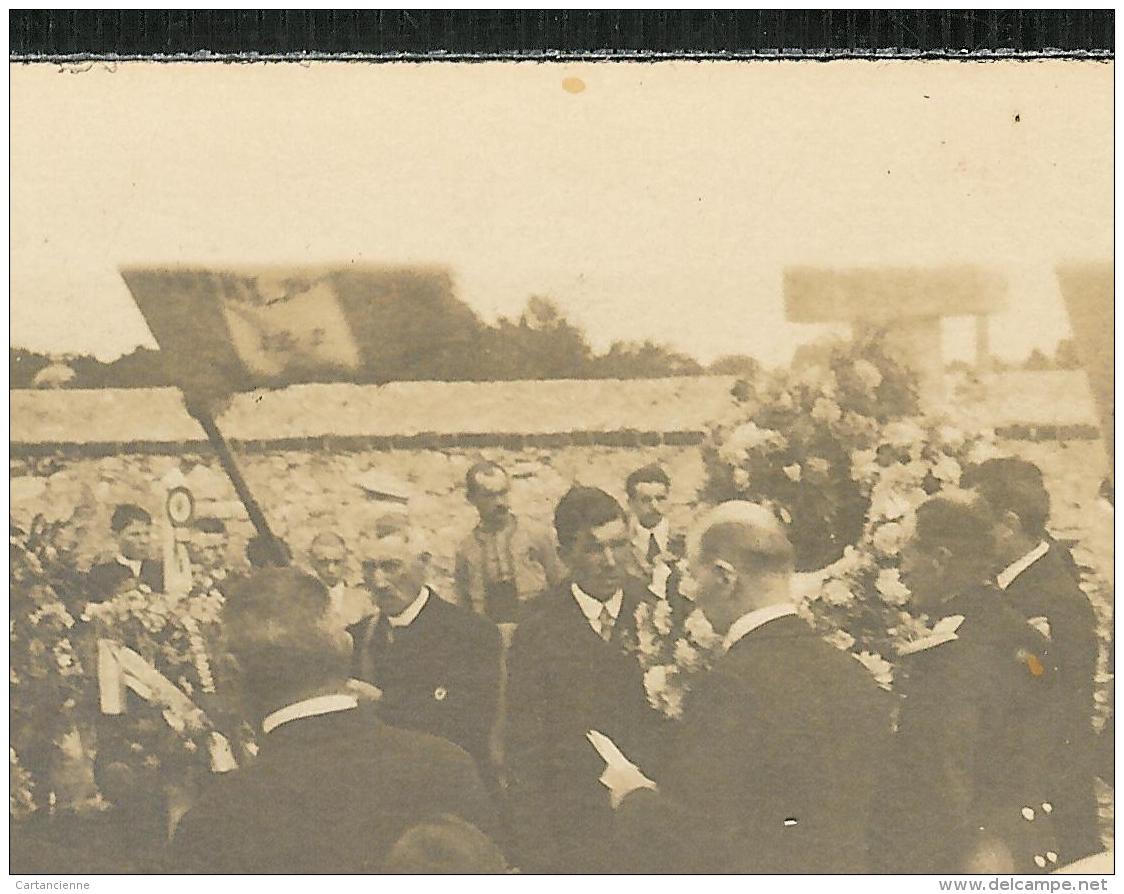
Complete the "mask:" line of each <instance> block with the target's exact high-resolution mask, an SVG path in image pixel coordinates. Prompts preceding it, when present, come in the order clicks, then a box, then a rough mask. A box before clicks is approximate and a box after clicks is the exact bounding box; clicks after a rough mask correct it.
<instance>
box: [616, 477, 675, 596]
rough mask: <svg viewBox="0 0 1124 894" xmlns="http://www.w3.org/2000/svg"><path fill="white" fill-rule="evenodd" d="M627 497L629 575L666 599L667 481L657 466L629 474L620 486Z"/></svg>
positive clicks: (669, 567) (671, 560)
mask: <svg viewBox="0 0 1124 894" xmlns="http://www.w3.org/2000/svg"><path fill="white" fill-rule="evenodd" d="M624 489H625V493H626V495H627V496H628V509H629V515H628V531H629V537H630V539H631V541H632V556H631V562H630V565H629V573H630V574H632V575H634V576H635V577H637V578H639V579H641V580H643V581H644V582H645V583H646V584H648V586H649V588H650V589H651V590H652V592H653V593H655V594H656V595H657V596H660V597H661V598H666V597H667V594H668V582H669V579H670V578H671V577H672V574H673V571H674V564H675V561H676V560H675V556H673V554H672V551H671V539H672V537H671V525H670V522H669V521H668V519H667V500H668V496H669V494H670V493H671V479H670V478H669V477H668V475H667V472H665V471H664V470H663V468H662V467H660V466H659V465H658V464H657V463H652V464H650V465H647V466H642V467H641V468H639V469H636V470H635V471H633V472H632V473H631V474H630V475H629V476H628V478H626V479H625V483H624Z"/></svg>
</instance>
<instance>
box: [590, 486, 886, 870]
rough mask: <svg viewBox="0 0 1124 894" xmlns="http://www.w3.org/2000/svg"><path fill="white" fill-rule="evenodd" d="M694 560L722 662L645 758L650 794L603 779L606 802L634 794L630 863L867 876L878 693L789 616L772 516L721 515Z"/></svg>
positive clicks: (712, 518)
mask: <svg viewBox="0 0 1124 894" xmlns="http://www.w3.org/2000/svg"><path fill="white" fill-rule="evenodd" d="M689 561H690V568H691V574H692V578H693V587H694V589H695V593H696V601H697V603H698V605H699V607H700V608H701V609H702V610H703V612H705V614H706V616H707V619H708V620H709V621H710V623H711V625H712V626H713V627H714V629H715V631H716V632H718V633H720V634H723V635H724V637H725V654H724V655H722V657H720V658H719V659H718V661H717V662H716V663H715V665H714V667H713V668H712V669H711V671H709V672H708V673H707V674H705V675H704V676H703V677H702V678H701V679H699V681H698V683H697V684H696V686H695V688H694V690H693V691H692V692H691V693H690V694H689V695H688V698H687V702H686V705H685V708H684V718H683V721H682V727H681V729H680V730H679V736H678V739H677V741H676V742H675V747H674V748H673V750H672V751H671V753H670V754H669V756H668V757H667V759H666V760H665V761H664V762H662V764H658V765H655V766H647V767H646V766H644V765H643V762H641V767H642V768H643V769H644V771H645V772H646V773H649V774H651V775H652V777H653V778H654V780H655V784H656V785H657V786H658V790H657V791H651V790H649V789H648V787H647V784H648V783H647V781H645V780H642V779H641V777H639V776H638V775H636V776H635V778H634V779H633V780H632V781H631V782H630V781H629V780H628V777H627V774H626V775H625V777H623V778H621V779H618V777H616V776H615V775H614V773H613V770H612V768H610V770H609V772H608V773H607V774H606V777H607V778H606V780H605V784H606V785H607V786H608V787H609V788H610V790H611V791H613V792H614V796H615V798H620V797H622V796H623V795H625V794H626V793H628V792H629V789H631V788H632V787H633V786H634V785H637V786H641V787H640V788H639V790H637V791H636V792H635V793H632V794H630V796H629V797H627V798H626V799H625V800H624V803H623V804H622V806H621V812H620V813H619V815H618V832H619V834H620V838H619V839H618V840H619V843H620V846H621V849H622V853H624V854H625V856H626V857H627V859H628V863H627V864H626V865H627V868H630V869H632V870H633V871H647V872H754V873H842V872H863V871H864V870H865V869H866V868H867V865H868V848H869V845H868V830H869V826H870V813H871V800H870V792H871V788H872V783H873V781H874V778H875V774H876V772H877V769H878V766H879V753H880V745H881V743H883V742H884V741H885V739H886V737H887V735H888V732H889V713H888V706H887V705H886V704H885V701H884V698H883V697H882V695H881V693H880V692H879V691H878V689H877V687H876V685H875V683H874V681H873V680H872V679H871V678H870V676H869V674H868V673H867V672H866V671H865V670H864V669H863V668H862V666H861V665H859V663H858V662H856V661H855V660H854V659H852V658H851V657H850V656H848V655H846V654H844V653H843V652H840V651H839V650H838V649H836V648H835V647H833V646H831V645H829V644H828V643H826V642H824V641H823V639H822V638H821V637H820V636H819V635H818V634H817V633H816V632H815V631H814V630H812V628H811V627H810V626H809V625H808V624H806V623H805V622H804V621H802V620H801V619H800V618H798V617H797V616H796V607H795V605H794V602H793V597H792V595H791V593H790V579H791V575H792V568H793V555H792V547H791V545H790V544H789V542H788V539H787V537H786V535H785V533H784V530H783V528H782V527H781V525H780V523H779V522H778V521H777V520H776V518H775V517H774V516H773V514H772V513H771V512H769V510H767V509H765V508H764V507H762V506H759V505H756V504H753V503H746V502H737V501H735V502H729V503H724V504H722V505H720V506H718V507H716V508H715V509H714V510H712V511H711V512H710V513H709V514H708V515H707V516H705V517H704V518H703V519H702V520H701V521H700V523H699V527H698V530H697V532H696V534H695V536H694V537H693V538H692V543H691V547H690V557H689ZM599 732H600V730H599ZM610 738H611V736H610ZM618 744H619V743H618ZM622 750H623V751H624V753H625V754H626V755H627V754H628V752H627V749H624V748H623V747H622ZM628 756H629V757H631V755H628ZM641 783H643V785H641Z"/></svg>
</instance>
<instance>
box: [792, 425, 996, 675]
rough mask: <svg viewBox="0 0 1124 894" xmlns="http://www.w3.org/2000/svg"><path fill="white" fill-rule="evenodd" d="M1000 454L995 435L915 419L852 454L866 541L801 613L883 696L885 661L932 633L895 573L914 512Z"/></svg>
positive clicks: (822, 577)
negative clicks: (851, 657)
mask: <svg viewBox="0 0 1124 894" xmlns="http://www.w3.org/2000/svg"><path fill="white" fill-rule="evenodd" d="M997 453H998V451H997V449H996V447H995V443H994V434H993V433H990V432H974V433H968V432H965V431H963V430H961V429H959V428H957V427H955V426H953V425H950V424H948V423H947V422H946V421H943V420H941V419H939V418H934V419H923V418H918V419H901V420H895V421H894V422H891V423H889V424H887V425H886V426H884V428H883V429H882V432H881V434H880V435H879V441H878V443H877V445H876V446H875V447H873V448H863V449H860V450H856V451H855V452H854V454H852V457H851V472H852V476H853V477H854V479H855V480H856V482H857V483H858V484H859V486H860V491H861V493H863V494H864V496H865V497H866V500H867V502H868V509H867V513H866V519H865V522H864V525H863V532H862V536H861V537H860V538H859V539H858V541H857V542H856V544H855V545H853V546H849V547H847V548H846V549H845V550H844V553H843V556H842V558H841V559H839V560H838V561H836V562H834V563H833V564H832V565H830V566H828V567H827V568H826V569H823V572H822V573H821V574H818V575H815V576H814V578H813V582H812V585H810V586H806V587H805V592H804V594H803V595H804V609H805V616H806V617H807V618H808V619H809V620H811V621H812V622H813V624H815V626H816V627H817V628H818V629H820V630H821V631H823V632H824V633H825V634H826V635H827V636H828V638H829V639H830V640H831V641H832V642H834V643H835V644H836V645H838V646H839V647H840V648H845V649H847V650H849V651H853V652H855V653H856V657H857V658H859V660H860V661H862V662H863V663H864V664H865V665H866V666H867V667H868V669H870V670H871V671H872V672H873V673H874V674H875V678H876V679H877V680H878V681H879V683H880V685H882V686H884V687H885V688H889V686H890V683H891V679H892V664H891V663H890V661H888V660H887V659H886V657H885V656H890V657H892V656H894V655H895V654H896V653H897V650H898V649H899V648H900V647H901V646H903V645H904V644H905V643H907V642H909V641H911V640H914V639H917V638H918V637H921V636H925V635H927V634H928V633H929V632H930V631H929V628H928V626H927V623H928V622H929V621H930V619H928V618H925V617H924V616H923V615H918V614H916V612H914V611H912V610H911V594H910V592H909V589H908V588H907V587H906V585H905V584H904V583H903V582H902V580H901V577H900V573H899V567H898V562H899V556H900V552H901V548H902V547H903V546H904V545H905V543H906V541H908V540H909V538H910V536H911V535H912V532H913V525H914V518H915V512H916V509H917V507H918V506H920V505H921V503H923V502H924V501H925V500H926V499H927V498H928V497H929V496H931V495H932V494H935V493H937V492H939V491H941V490H945V489H948V488H956V487H957V485H958V483H959V481H960V473H961V470H962V468H963V467H964V466H966V465H969V464H971V463H978V462H982V461H984V460H985V459H988V458H989V457H991V456H994V455H997ZM931 620H939V619H931Z"/></svg>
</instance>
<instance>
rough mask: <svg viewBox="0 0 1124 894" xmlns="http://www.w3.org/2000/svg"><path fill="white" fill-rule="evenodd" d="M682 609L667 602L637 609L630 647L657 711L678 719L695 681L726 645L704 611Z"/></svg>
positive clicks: (654, 603)
mask: <svg viewBox="0 0 1124 894" xmlns="http://www.w3.org/2000/svg"><path fill="white" fill-rule="evenodd" d="M688 608H689V603H682V608H680V609H679V610H678V611H677V610H676V609H675V608H674V607H673V605H672V603H671V602H670V601H668V600H666V599H660V600H656V601H655V602H652V603H649V602H642V603H640V604H639V605H638V606H637V607H636V640H635V641H634V642H631V643H628V644H627V647H628V648H629V650H630V651H632V652H633V653H634V654H635V655H636V658H637V660H638V661H639V662H640V667H641V669H642V670H643V671H644V693H645V695H646V696H647V698H648V704H649V705H651V707H652V708H653V709H654V710H656V711H658V712H660V713H661V714H663V715H664V716H665V717H668V718H670V719H672V720H679V719H680V718H681V717H682V716H683V699H684V697H685V696H686V694H687V692H688V691H689V690H690V688H691V678H692V677H693V676H694V675H695V674H697V673H699V672H700V671H704V670H706V669H708V668H709V667H710V665H711V664H712V663H713V661H714V659H715V658H717V656H718V654H719V651H720V650H721V647H722V637H721V636H719V635H718V634H717V633H715V632H714V628H713V627H711V626H710V622H709V621H707V619H706V616H705V615H704V614H703V613H702V611H701V610H699V609H693V610H688Z"/></svg>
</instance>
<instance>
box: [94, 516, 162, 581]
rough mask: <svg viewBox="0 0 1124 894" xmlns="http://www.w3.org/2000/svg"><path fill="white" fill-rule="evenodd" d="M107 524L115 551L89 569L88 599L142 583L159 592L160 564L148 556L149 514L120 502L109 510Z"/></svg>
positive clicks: (149, 546)
mask: <svg viewBox="0 0 1124 894" xmlns="http://www.w3.org/2000/svg"><path fill="white" fill-rule="evenodd" d="M109 526H110V529H111V530H112V531H113V537H114V540H116V542H117V554H116V555H115V556H114V557H113V558H112V559H110V560H109V561H108V562H102V563H100V564H97V565H94V566H93V567H92V568H91V569H90V570H89V573H88V574H87V575H86V587H87V590H88V596H87V598H88V600H89V601H90V602H105V601H106V600H107V599H111V598H113V597H114V596H116V595H117V594H119V593H122V592H125V591H127V590H129V589H131V588H133V587H135V586H137V584H142V583H143V584H145V585H146V586H148V587H149V588H150V589H151V590H152V591H153V592H156V593H159V592H162V591H163V589H164V567H163V565H162V564H161V563H160V562H157V561H155V560H153V559H151V558H149V555H150V552H151V548H152V547H151V543H152V516H151V515H149V514H148V512H147V511H145V510H144V509H142V508H141V507H140V506H137V505H135V504H133V503H122V504H121V505H119V506H117V507H116V508H115V509H114V510H113V515H112V517H111V518H110V522H109Z"/></svg>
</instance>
